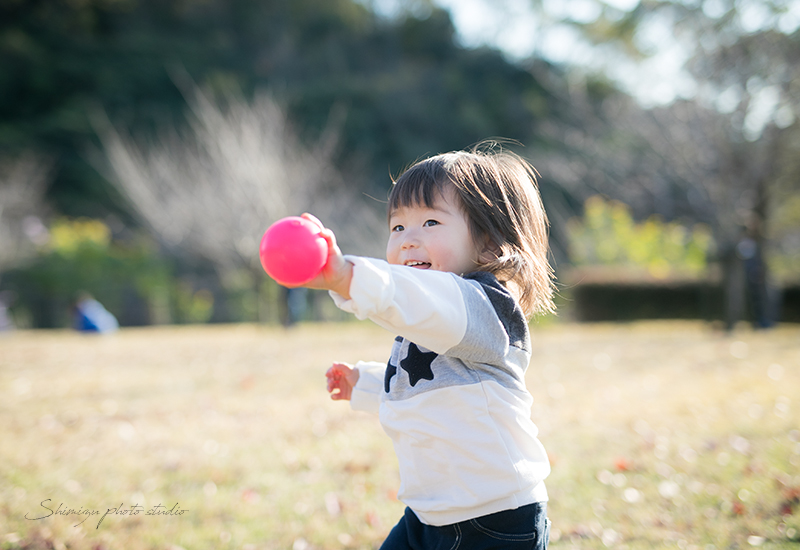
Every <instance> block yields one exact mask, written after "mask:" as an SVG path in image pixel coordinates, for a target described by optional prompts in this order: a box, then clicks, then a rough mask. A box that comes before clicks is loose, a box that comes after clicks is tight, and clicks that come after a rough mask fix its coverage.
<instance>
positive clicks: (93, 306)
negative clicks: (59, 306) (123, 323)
mask: <svg viewBox="0 0 800 550" xmlns="http://www.w3.org/2000/svg"><path fill="white" fill-rule="evenodd" d="M72 322H73V328H75V330H77V331H78V332H98V333H109V332H115V331H116V330H117V329H119V323H118V322H117V318H116V317H114V314H113V313H111V312H110V311H108V310H107V309H106V308H104V307H103V304H101V303H100V302H98V301H97V300H95V299H94V298H93V297H92V296H91V295H90V294H88V293H86V292H82V293H81V294H80V295H79V296H78V298H77V299H76V300H75V305H74V306H73V311H72Z"/></svg>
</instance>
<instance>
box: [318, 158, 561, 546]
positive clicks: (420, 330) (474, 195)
mask: <svg viewBox="0 0 800 550" xmlns="http://www.w3.org/2000/svg"><path fill="white" fill-rule="evenodd" d="M305 216H306V217H307V218H308V219H311V220H313V221H315V222H316V223H318V224H319V225H320V226H321V227H322V224H321V223H320V222H319V221H318V220H316V218H314V217H313V216H310V215H308V214H305ZM388 218H389V241H388V245H387V250H386V261H383V260H377V259H372V258H363V257H356V256H344V255H342V253H341V251H340V249H339V248H338V246H337V245H336V239H335V236H334V234H333V232H332V231H330V230H329V229H326V228H324V227H323V229H322V235H323V236H324V237H325V239H326V240H327V242H328V245H329V257H328V262H327V264H326V265H325V267H324V268H323V270H322V272H321V273H320V275H318V276H317V277H316V278H315V279H314V280H312V281H311V282H310V283H308V284H307V285H306V286H309V287H311V288H320V289H327V290H329V291H330V294H331V296H332V298H333V300H334V302H335V303H336V305H337V306H338V307H339V308H341V309H342V310H344V311H348V312H351V313H353V314H355V315H356V317H358V318H359V319H371V320H372V321H374V322H375V323H377V324H378V325H380V326H382V327H384V328H386V329H388V330H390V331H392V332H393V333H394V334H397V335H398V336H397V338H396V339H395V342H394V346H393V348H392V350H391V354H390V357H389V360H388V363H371V362H359V363H357V364H356V365H355V366H352V365H348V364H346V363H340V362H336V363H333V365H332V366H331V368H330V369H329V370H328V372H327V382H328V391H329V392H330V393H331V397H332V398H333V399H336V400H349V401H350V404H351V407H352V408H353V409H356V410H366V411H373V412H376V413H378V415H379V417H380V422H381V425H382V427H383V429H384V431H385V432H386V433H387V434H388V435H389V437H390V438H391V439H392V442H393V444H394V448H395V452H396V454H397V458H398V462H399V467H400V481H401V484H400V489H399V492H398V498H399V499H400V500H401V501H402V502H403V503H404V504H406V506H407V508H406V511H405V514H404V516H403V517H402V518H401V519H400V521H399V522H398V524H397V525H396V526H395V527H394V528H393V529H392V531H391V532H390V533H389V535H388V538H387V539H386V540H385V542H384V543H383V545H382V546H381V548H382V549H384V550H395V549H415V550H422V549H425V550H427V549H439V548H441V549H456V548H461V549H470V550H480V549H490V548H492V549H506V550H509V549H516V548H520V549H522V548H528V549H535V550H543V549H545V548H547V545H548V538H549V527H550V520H549V519H548V518H547V515H546V513H547V501H548V495H547V489H546V487H545V482H544V480H545V478H546V477H547V476H548V474H549V473H550V464H549V460H548V457H547V454H546V452H545V449H544V447H543V446H542V444H541V442H540V441H539V439H538V430H537V427H536V425H535V424H534V423H533V421H532V420H531V404H532V397H531V395H530V393H529V392H528V390H527V388H526V385H525V372H526V369H527V367H528V364H529V361H530V357H531V342H530V335H529V331H528V320H529V319H530V317H531V316H533V315H534V314H540V313H546V312H552V311H553V310H554V304H553V292H554V277H553V272H552V269H551V267H550V265H549V263H548V222H547V217H546V214H545V211H544V208H543V206H542V201H541V198H540V195H539V191H538V187H537V172H536V170H535V169H534V168H533V167H532V166H531V165H530V164H529V163H528V162H527V161H525V160H524V159H522V158H521V157H519V156H518V155H515V154H513V153H511V152H508V151H504V150H502V149H500V148H498V147H497V146H488V147H487V146H479V147H476V148H475V149H473V150H471V151H460V152H453V153H446V154H442V155H437V156H434V157H431V158H428V159H426V160H422V161H420V162H418V163H416V164H415V165H414V166H412V167H411V168H409V169H408V170H406V171H405V172H404V173H403V174H402V175H401V176H400V177H399V178H398V179H397V181H396V182H395V183H394V185H393V188H392V190H391V192H390V195H389V202H388Z"/></svg>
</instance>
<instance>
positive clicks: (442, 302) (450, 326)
mask: <svg viewBox="0 0 800 550" xmlns="http://www.w3.org/2000/svg"><path fill="white" fill-rule="evenodd" d="M345 258H346V259H347V260H348V261H350V262H352V263H353V281H352V283H351V284H350V300H345V299H344V298H343V297H342V296H340V295H339V294H337V293H335V292H331V293H330V294H331V297H332V298H333V300H334V302H335V303H336V305H337V306H338V307H339V308H340V309H342V310H344V311H347V312H349V313H353V314H354V315H355V316H356V317H357V318H359V319H362V320H363V319H370V320H372V321H373V322H375V323H376V324H378V325H380V326H382V327H383V328H385V329H387V330H389V331H391V332H393V333H394V334H400V335H401V336H404V337H405V338H408V339H409V340H412V341H414V342H416V343H417V344H419V345H421V346H424V347H425V348H427V349H429V350H431V351H435V352H436V353H444V352H446V351H447V350H449V349H450V348H452V347H453V346H455V345H456V344H458V343H459V342H461V340H462V339H463V338H464V335H465V333H466V330H467V313H466V306H465V302H464V298H463V296H462V294H461V290H460V288H459V283H458V279H459V277H458V276H457V275H455V274H453V273H445V272H442V271H420V270H416V269H413V268H409V267H405V266H398V265H390V264H389V263H387V262H385V261H383V260H376V259H373V258H362V257H358V256H345Z"/></svg>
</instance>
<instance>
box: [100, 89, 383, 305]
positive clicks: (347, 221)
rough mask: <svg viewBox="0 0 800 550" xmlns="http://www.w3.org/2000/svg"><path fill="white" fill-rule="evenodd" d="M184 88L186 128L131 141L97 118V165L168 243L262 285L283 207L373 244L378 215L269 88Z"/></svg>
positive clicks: (352, 244)
mask: <svg viewBox="0 0 800 550" xmlns="http://www.w3.org/2000/svg"><path fill="white" fill-rule="evenodd" d="M187 94H188V101H189V105H190V108H191V116H190V118H189V120H190V126H189V128H188V130H186V131H181V129H175V128H172V127H168V126H165V127H163V128H162V129H161V131H160V132H159V137H158V139H157V140H155V141H152V142H150V143H144V144H137V143H135V142H134V141H132V139H130V138H129V137H126V136H125V135H124V133H123V132H121V131H119V130H117V129H115V128H114V127H113V126H112V125H111V124H110V123H109V122H108V121H107V120H104V119H99V125H100V128H99V133H100V135H101V137H102V140H103V147H104V152H105V156H106V158H107V162H103V161H100V163H101V164H100V165H101V169H102V167H106V169H107V170H108V174H109V180H110V181H112V182H113V183H114V184H116V185H118V186H119V188H120V190H121V191H122V193H123V194H124V195H125V196H126V197H128V198H129V199H130V201H131V203H132V205H133V207H134V209H135V212H136V214H137V215H138V216H139V217H140V218H141V219H142V221H143V222H144V223H145V224H146V225H147V226H148V227H150V228H151V229H152V230H153V232H154V234H155V235H157V236H158V237H159V238H160V239H161V242H162V243H163V244H164V245H165V246H166V247H167V248H168V249H169V250H171V251H172V252H173V253H174V254H180V253H189V254H195V255H197V256H201V257H204V258H206V259H208V260H210V261H211V262H212V263H213V264H214V266H215V267H216V269H217V271H218V273H219V275H220V277H221V279H222V281H223V282H224V283H228V284H229V285H230V284H231V281H233V280H236V279H237V278H238V276H239V274H240V272H241V271H242V270H244V271H245V272H247V273H248V274H249V277H248V278H249V280H250V284H251V285H253V286H254V287H255V288H256V289H260V288H261V286H262V285H261V282H262V281H263V280H264V275H263V273H262V268H261V264H260V262H259V256H258V247H259V241H260V239H261V236H262V235H263V233H264V231H265V230H266V229H267V227H269V225H270V224H271V223H272V222H274V221H276V220H277V219H278V218H280V217H283V216H287V215H297V214H299V213H301V212H304V211H310V212H314V213H315V214H316V215H317V216H318V217H320V218H321V219H322V220H323V222H324V223H325V224H326V225H328V226H329V227H331V228H332V229H334V230H335V231H336V232H337V236H338V239H339V241H340V243H341V246H343V247H344V249H345V250H348V251H351V252H353V253H361V254H367V255H376V254H377V253H378V251H379V250H380V248H381V245H382V242H381V241H380V239H379V238H378V237H377V236H378V235H381V234H382V233H383V232H382V231H381V229H382V227H383V225H384V222H383V217H382V216H381V215H379V214H377V213H376V212H375V210H374V208H371V207H370V206H368V205H367V204H366V203H365V202H364V201H363V200H362V199H361V198H360V196H359V195H357V194H356V193H354V192H353V191H352V190H348V188H347V186H346V185H344V184H343V182H342V181H341V176H340V175H339V174H338V172H337V170H336V168H335V167H334V166H333V163H332V162H331V159H330V155H331V147H330V146H329V144H328V143H326V142H321V143H319V144H318V145H317V146H316V147H314V148H312V149H309V148H306V147H305V146H304V145H302V144H301V142H300V140H299V139H298V137H297V135H296V134H295V132H294V129H293V128H292V126H291V125H290V123H289V121H288V120H287V117H286V115H285V113H284V111H283V109H282V108H281V107H280V106H279V105H278V104H277V103H276V102H275V101H274V100H273V99H272V98H271V97H269V96H268V95H266V94H263V93H262V94H258V95H257V96H256V98H255V99H254V100H253V102H252V103H248V102H246V101H245V100H243V99H242V98H241V97H239V96H237V95H233V94H229V95H228V96H227V100H226V102H225V105H220V104H219V103H218V102H217V101H216V100H214V99H213V98H211V97H210V96H208V95H206V94H204V93H203V92H201V91H200V90H199V89H198V88H196V87H188V88H187ZM353 219H356V220H358V224H354V223H352V220H353ZM256 295H258V292H257V294H256ZM263 302H265V300H263V299H262V300H259V303H263ZM261 318H262V319H264V318H265V316H264V315H262V316H261Z"/></svg>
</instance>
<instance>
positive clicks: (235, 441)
mask: <svg viewBox="0 0 800 550" xmlns="http://www.w3.org/2000/svg"><path fill="white" fill-rule="evenodd" d="M533 337H534V353H533V360H532V363H531V368H530V370H529V375H528V387H529V388H530V390H531V392H532V393H533V395H534V398H535V404H534V409H533V418H534V420H535V422H536V423H537V424H538V426H539V427H540V430H541V439H542V441H543V443H544V444H545V446H546V447H547V449H548V451H549V453H550V455H551V462H552V464H553V473H552V475H551V477H550V478H549V480H548V487H549V490H550V496H551V503H550V508H549V515H550V517H551V519H552V520H553V528H554V529H553V533H552V541H551V547H552V548H555V549H571V548H575V549H584V548H585V549H589V548H620V549H643V548H678V549H681V550H687V549H699V550H710V549H712V548H715V549H720V550H721V549H728V548H751V547H761V548H769V549H778V548H781V549H793V550H797V549H800V327H798V326H796V325H795V326H783V327H779V328H777V329H775V330H771V331H764V332H753V331H751V330H749V329H744V328H743V329H741V330H739V331H737V332H735V333H733V334H731V335H728V334H723V333H720V332H717V331H714V330H712V329H711V328H710V327H709V326H708V325H705V324H702V323H685V322H675V323H669V322H666V323H665V322H658V323H635V324H625V325H571V324H550V325H546V326H541V327H537V326H535V325H534V326H533ZM392 339H393V335H391V334H388V333H385V332H384V331H382V330H381V329H379V328H376V327H374V326H372V325H370V324H363V323H356V322H353V323H347V324H329V325H325V324H321V325H304V326H299V327H296V328H293V329H290V330H285V329H281V328H268V327H259V326H196V327H194V326H193V327H162V328H142V329H124V330H122V331H120V332H119V333H117V334H114V335H111V336H106V337H97V336H87V335H80V334H75V333H72V332H67V331H29V332H27V331H21V332H16V333H10V334H6V335H3V336H2V337H0V548H3V549H20V548H35V549H44V548H55V549H63V548H71V549H73V548H74V549H95V550H101V549H103V550H140V549H141V550H144V549H147V550H168V549H171V550H177V549H179V548H183V549H186V550H194V549H217V548H219V549H236V550H266V549H287V550H289V549H291V550H310V549H334V548H344V549H347V548H358V549H369V548H377V547H378V546H379V545H380V542H381V541H382V538H383V537H384V536H385V535H386V533H387V532H388V531H389V529H391V527H392V526H393V525H394V523H395V522H396V521H397V519H398V518H399V517H400V514H401V513H402V509H403V505H402V504H401V503H400V502H398V501H397V500H396V497H395V495H396V491H397V487H398V483H399V482H398V477H397V468H396V461H395V458H394V454H393V451H392V447H391V443H390V442H389V441H388V439H387V438H386V437H385V436H384V434H383V433H382V431H381V429H380V426H379V425H378V423H377V419H376V418H373V417H371V416H368V415H365V414H363V413H354V412H351V411H350V410H349V407H348V406H347V405H346V404H343V403H336V402H332V401H330V400H329V399H328V397H327V394H326V392H325V380H324V372H325V370H326V368H327V367H328V365H329V364H330V362H331V361H332V360H334V359H335V360H344V361H350V362H354V361H356V360H357V359H374V360H383V359H384V358H385V357H386V356H387V353H388V349H389V347H390V345H391V342H392Z"/></svg>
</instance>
